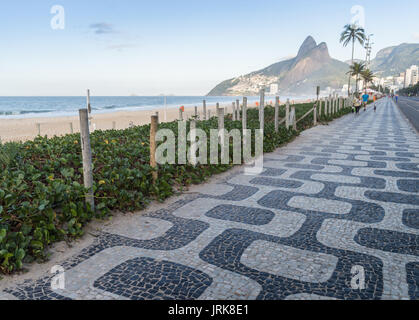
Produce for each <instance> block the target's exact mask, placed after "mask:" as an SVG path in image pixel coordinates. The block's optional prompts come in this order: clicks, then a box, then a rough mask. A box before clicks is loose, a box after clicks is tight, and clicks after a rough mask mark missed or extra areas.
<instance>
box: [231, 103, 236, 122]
mask: <svg viewBox="0 0 419 320" xmlns="http://www.w3.org/2000/svg"><path fill="white" fill-rule="evenodd" d="M232 105H233V113H232V114H231V117H232V119H233V121H236V103H235V102H233V104H232Z"/></svg>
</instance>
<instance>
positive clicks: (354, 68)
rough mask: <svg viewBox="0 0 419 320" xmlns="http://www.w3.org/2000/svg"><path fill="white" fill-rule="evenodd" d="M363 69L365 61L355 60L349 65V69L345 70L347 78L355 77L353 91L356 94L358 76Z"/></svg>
mask: <svg viewBox="0 0 419 320" xmlns="http://www.w3.org/2000/svg"><path fill="white" fill-rule="evenodd" d="M364 71H365V63H363V62H359V63H358V62H355V63H354V64H352V65H351V66H350V67H349V71H348V72H347V74H349V78H350V77H355V79H356V84H355V86H356V87H355V88H356V89H355V92H356V93H357V94H358V82H359V77H360V76H361V74H362V73H363V72H364Z"/></svg>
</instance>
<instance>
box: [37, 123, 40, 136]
mask: <svg viewBox="0 0 419 320" xmlns="http://www.w3.org/2000/svg"><path fill="white" fill-rule="evenodd" d="M36 129H37V131H38V136H40V135H41V124H40V123H37V124H36Z"/></svg>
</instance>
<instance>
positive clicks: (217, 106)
mask: <svg viewBox="0 0 419 320" xmlns="http://www.w3.org/2000/svg"><path fill="white" fill-rule="evenodd" d="M219 110H220V104H219V103H218V102H217V104H216V105H215V114H216V116H217V117H218V114H219Z"/></svg>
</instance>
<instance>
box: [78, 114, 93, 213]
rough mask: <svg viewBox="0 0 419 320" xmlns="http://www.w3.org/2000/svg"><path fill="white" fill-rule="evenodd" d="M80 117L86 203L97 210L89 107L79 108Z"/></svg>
mask: <svg viewBox="0 0 419 320" xmlns="http://www.w3.org/2000/svg"><path fill="white" fill-rule="evenodd" d="M79 117H80V139H81V151H82V157H83V180H84V187H85V188H86V189H87V194H86V203H88V204H89V205H90V208H91V210H93V211H94V210H95V199H94V195H93V164H92V148H91V146H90V132H89V114H88V110H87V109H80V110H79Z"/></svg>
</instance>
